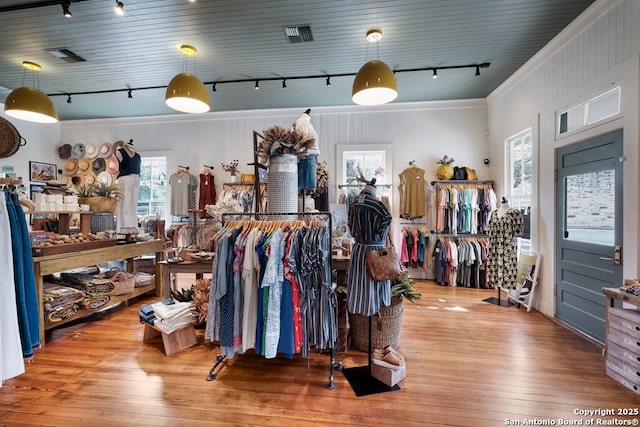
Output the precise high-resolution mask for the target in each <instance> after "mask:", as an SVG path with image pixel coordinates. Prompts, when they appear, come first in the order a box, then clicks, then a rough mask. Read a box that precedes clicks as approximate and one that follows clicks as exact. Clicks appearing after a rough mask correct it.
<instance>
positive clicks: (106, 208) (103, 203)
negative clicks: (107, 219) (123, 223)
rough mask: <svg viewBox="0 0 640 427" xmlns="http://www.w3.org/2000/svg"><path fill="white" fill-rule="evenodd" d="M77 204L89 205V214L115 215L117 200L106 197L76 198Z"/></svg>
mask: <svg viewBox="0 0 640 427" xmlns="http://www.w3.org/2000/svg"><path fill="white" fill-rule="evenodd" d="M78 203H79V204H81V205H89V210H90V211H91V212H112V213H116V208H117V206H118V199H116V198H115V197H106V196H95V197H78Z"/></svg>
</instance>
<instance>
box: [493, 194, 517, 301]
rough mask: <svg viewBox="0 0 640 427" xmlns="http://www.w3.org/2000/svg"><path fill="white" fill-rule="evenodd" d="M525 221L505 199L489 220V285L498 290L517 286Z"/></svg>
mask: <svg viewBox="0 0 640 427" xmlns="http://www.w3.org/2000/svg"><path fill="white" fill-rule="evenodd" d="M523 231H524V221H523V218H522V213H521V212H520V211H519V210H517V209H513V208H511V207H510V206H509V202H508V201H507V200H506V199H505V198H504V197H503V198H502V203H501V205H500V207H499V208H498V209H497V210H496V211H494V212H493V213H492V214H491V219H490V220H489V250H488V253H487V258H488V261H489V263H488V273H489V283H490V284H491V285H493V286H495V287H497V288H502V289H515V288H516V286H517V269H518V245H517V243H518V242H517V237H518V236H522V232H523Z"/></svg>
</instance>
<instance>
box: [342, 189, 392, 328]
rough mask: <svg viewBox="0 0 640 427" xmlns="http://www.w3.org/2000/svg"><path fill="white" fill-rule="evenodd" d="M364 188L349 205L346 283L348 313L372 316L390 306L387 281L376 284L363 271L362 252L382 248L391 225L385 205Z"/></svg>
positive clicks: (364, 270)
mask: <svg viewBox="0 0 640 427" xmlns="http://www.w3.org/2000/svg"><path fill="white" fill-rule="evenodd" d="M369 187H370V186H366V187H365V189H364V190H362V192H361V193H360V195H359V196H358V197H357V198H356V199H355V200H354V201H353V203H351V205H350V206H349V230H350V232H351V235H352V236H354V238H355V244H354V246H353V252H352V254H351V260H350V262H349V276H348V283H347V309H348V310H349V313H353V314H360V315H363V316H373V315H374V314H376V313H377V312H378V310H380V308H381V307H384V306H388V305H391V282H390V281H389V280H387V281H385V282H378V281H375V280H373V279H372V278H371V276H370V275H369V272H368V271H367V260H366V253H367V251H370V250H372V249H381V248H383V247H385V240H386V238H387V233H388V232H389V225H390V224H391V219H392V217H391V214H390V213H389V209H388V208H387V207H386V205H385V204H384V203H383V202H382V201H380V200H378V199H376V198H375V193H374V190H373V189H370V188H369Z"/></svg>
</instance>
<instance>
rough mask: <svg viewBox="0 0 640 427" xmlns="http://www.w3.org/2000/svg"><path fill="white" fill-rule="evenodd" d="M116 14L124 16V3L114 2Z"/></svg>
mask: <svg viewBox="0 0 640 427" xmlns="http://www.w3.org/2000/svg"><path fill="white" fill-rule="evenodd" d="M116 14H118V15H124V3H122V2H121V1H118V0H116Z"/></svg>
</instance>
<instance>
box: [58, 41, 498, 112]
mask: <svg viewBox="0 0 640 427" xmlns="http://www.w3.org/2000/svg"><path fill="white" fill-rule="evenodd" d="M183 46H186V45H183ZM191 49H193V52H194V54H195V48H191ZM181 50H182V46H181ZM187 51H189V49H187ZM183 53H184V51H183ZM185 55H186V54H185ZM490 66H491V63H490V62H482V63H475V64H464V65H442V66H438V67H420V68H400V69H397V70H393V71H391V73H392V75H394V76H395V75H396V74H398V73H414V72H424V71H431V72H432V73H433V75H432V77H434V78H435V77H436V76H438V75H439V74H438V73H439V72H440V71H442V70H457V69H462V68H472V69H475V75H476V76H478V75H480V69H481V68H489V67H490ZM186 74H188V73H186ZM192 76H193V77H196V76H194V75H192ZM353 76H356V73H338V74H329V75H328V74H311V75H303V76H281V77H264V78H261V79H259V80H255V79H252V78H248V79H233V80H217V81H206V82H201V84H202V85H203V86H202V87H203V88H204V85H209V84H210V85H211V91H212V92H217V85H218V84H226V83H249V82H254V88H255V89H256V90H258V89H260V81H281V82H283V87H286V80H312V79H324V81H325V84H326V85H327V86H331V79H332V78H340V77H353ZM176 77H177V76H176ZM196 78H197V77H196ZM198 81H199V80H198ZM165 88H167V86H142V87H134V88H127V89H122V88H120V89H106V90H95V91H86V92H68V93H69V94H70V95H96V94H101V93H116V92H129V91H133V90H157V89H165ZM204 92H206V93H207V101H206V102H207V103H208V102H209V99H208V92H207V90H206V88H204ZM66 94H67V93H49V94H47V96H50V97H51V96H64V95H66ZM203 100H204V98H203ZM206 111H208V110H206Z"/></svg>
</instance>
